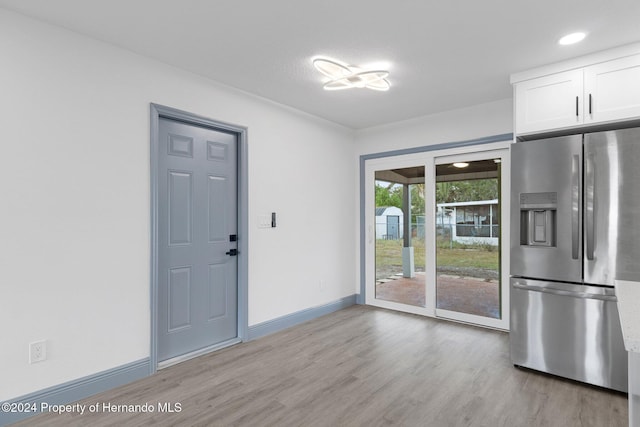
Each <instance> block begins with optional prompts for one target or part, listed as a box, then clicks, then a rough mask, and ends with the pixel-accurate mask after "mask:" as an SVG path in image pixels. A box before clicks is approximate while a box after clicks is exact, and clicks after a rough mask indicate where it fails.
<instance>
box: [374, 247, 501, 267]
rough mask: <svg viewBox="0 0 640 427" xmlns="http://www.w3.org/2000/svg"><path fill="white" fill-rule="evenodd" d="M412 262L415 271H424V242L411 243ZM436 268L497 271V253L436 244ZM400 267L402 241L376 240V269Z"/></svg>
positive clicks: (484, 249)
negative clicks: (412, 251)
mask: <svg viewBox="0 0 640 427" xmlns="http://www.w3.org/2000/svg"><path fill="white" fill-rule="evenodd" d="M412 244H413V250H414V258H415V260H414V262H415V267H416V268H417V269H422V270H424V263H425V252H424V241H422V240H418V239H415V240H414V241H413V242H412ZM436 261H437V266H438V267H445V266H446V267H463V268H479V269H488V270H496V271H497V270H498V262H499V252H498V250H497V248H490V247H487V246H485V245H478V246H474V245H464V246H463V245H454V247H453V248H450V247H449V243H448V242H438V245H437V248H436ZM392 266H394V267H399V268H401V267H402V240H376V268H384V267H392Z"/></svg>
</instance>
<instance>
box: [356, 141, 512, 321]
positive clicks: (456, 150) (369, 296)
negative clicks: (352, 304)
mask: <svg viewBox="0 0 640 427" xmlns="http://www.w3.org/2000/svg"><path fill="white" fill-rule="evenodd" d="M493 141H496V142H488V143H482V144H477V145H470V144H464V145H462V146H458V147H453V148H446V147H443V148H440V149H438V148H434V149H431V150H428V151H420V152H413V153H409V154H398V155H393V154H390V155H388V156H384V155H375V156H374V157H372V158H364V159H362V158H361V168H362V170H361V179H362V180H363V182H362V183H361V188H362V194H361V197H362V199H363V200H361V209H362V210H363V212H361V221H362V222H363V226H362V227H361V232H362V233H363V236H361V251H363V253H362V254H361V262H362V267H361V275H362V276H363V277H361V283H362V285H361V293H363V294H364V295H363V297H362V298H361V302H363V303H364V304H367V305H373V306H376V307H382V308H387V309H392V310H398V311H404V312H407V313H413V314H419V315H423V316H429V317H442V318H446V319H450V320H455V321H460V322H467V323H474V324H481V325H484V326H487V327H491V328H496V329H502V330H508V329H509V287H508V284H509V280H508V278H509V250H508V248H509V243H508V242H509V230H510V227H509V198H510V186H509V181H510V173H509V172H510V153H509V147H510V145H511V143H512V136H511V135H501V136H497V137H495V139H494V140H493ZM497 157H500V158H501V159H502V169H501V172H502V179H501V212H500V214H501V217H500V221H501V223H500V230H501V244H503V246H502V251H501V319H490V318H486V317H483V316H474V315H468V314H465V313H457V312H451V311H448V310H441V309H436V307H435V301H436V283H435V277H436V271H435V270H436V246H435V239H433V238H432V239H428V240H427V242H426V248H425V257H426V260H425V279H426V281H427V282H430V284H429V285H428V286H427V283H425V286H426V299H425V307H418V306H411V305H407V304H400V303H396V302H391V301H384V300H379V299H376V298H375V224H374V221H375V218H374V216H373V214H372V212H374V211H375V191H374V186H373V185H372V183H373V182H374V181H375V171H378V170H387V169H396V168H405V167H414V166H424V167H425V181H426V182H425V184H426V185H425V203H426V204H427V207H426V209H429V208H428V206H429V205H431V206H435V165H436V164H437V163H449V162H450V159H454V158H456V159H458V158H460V159H462V158H464V159H466V160H470V161H472V160H480V159H484V158H497ZM432 184H434V185H432ZM435 225H436V224H435V216H434V215H425V230H435Z"/></svg>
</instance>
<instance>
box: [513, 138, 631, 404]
mask: <svg viewBox="0 0 640 427" xmlns="http://www.w3.org/2000/svg"><path fill="white" fill-rule="evenodd" d="M511 156H512V157H511V159H512V160H511V165H512V169H511V177H512V181H511V224H512V225H511V227H512V229H511V236H512V237H511V328H510V329H511V330H510V342H511V359H512V362H513V364H514V365H519V366H524V367H527V368H531V369H536V370H539V371H544V372H548V373H551V374H555V375H559V376H562V377H566V378H570V379H574V380H578V381H583V382H586V383H590V384H595V385H598V386H603V387H607V388H611V389H615V390H619V391H627V354H626V351H625V349H624V344H623V340H622V332H621V328H620V321H619V318H618V310H617V306H616V296H615V289H614V280H616V279H620V280H630V281H640V128H629V129H621V130H616V131H607V132H595V133H585V134H580V135H570V136H563V137H557V138H550V139H540V140H530V141H522V142H517V143H516V144H514V145H513V146H512V151H511Z"/></svg>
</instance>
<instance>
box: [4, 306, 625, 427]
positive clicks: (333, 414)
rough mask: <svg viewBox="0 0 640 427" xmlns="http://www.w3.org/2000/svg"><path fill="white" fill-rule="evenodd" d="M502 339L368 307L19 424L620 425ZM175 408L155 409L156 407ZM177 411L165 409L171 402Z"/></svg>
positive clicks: (596, 396)
mask: <svg viewBox="0 0 640 427" xmlns="http://www.w3.org/2000/svg"><path fill="white" fill-rule="evenodd" d="M508 339H509V337H508V334H506V333H503V332H498V331H492V330H487V329H481V328H476V327H472V326H467V325H462V324H457V323H452V322H447V321H440V320H434V319H429V318H424V317H420V316H414V315H410V314H403V313H397V312H393V311H387V310H382V309H377V308H372V307H366V306H353V307H350V308H347V309H345V310H341V311H338V312H336V313H333V314H330V315H327V316H324V317H321V318H319V319H316V320H312V321H310V322H307V323H305V324H302V325H300V326H297V327H294V328H291V329H288V330H286V331H282V332H279V333H276V334H273V335H269V336H267V337H263V338H261V339H258V340H255V341H252V342H249V343H244V344H239V345H236V346H234V347H231V348H227V349H225V350H221V351H218V352H216V353H212V354H209V355H205V356H202V357H199V358H197V359H193V360H190V361H187V362H184V363H181V364H179V365H176V366H173V367H170V368H167V369H165V370H162V371H159V372H158V373H157V374H156V375H154V376H152V377H149V378H145V379H142V380H140V381H137V382H135V383H132V384H129V385H126V386H123V387H120V388H117V389H114V390H111V391H108V392H105V393H102V394H100V395H96V396H93V397H91V398H89V399H86V400H84V401H82V402H81V403H83V404H87V405H91V404H95V403H99V404H101V405H102V404H103V403H111V404H112V405H125V404H126V405H135V404H138V405H143V404H145V403H149V404H150V405H153V406H154V407H155V408H156V410H155V412H154V413H92V414H85V415H82V416H80V415H77V414H72V415H56V414H45V415H40V416H38V417H35V418H31V419H28V420H26V421H23V422H22V423H19V424H17V425H23V426H47V427H52V426H53V427H55V426H65V427H70V426H89V425H90V426H92V427H97V426H145V425H160V426H182V425H184V426H368V427H369V426H387V425H400V426H437V427H439V426H487V427H489V426H490V427H494V426H508V427H515V426H563V427H565V426H597V427H602V426H616V427H617V426H625V425H627V417H628V412H627V397H626V395H624V394H620V393H616V392H610V391H607V390H604V389H600V388H596V387H591V386H587V385H584V384H580V383H575V382H571V381H566V380H562V379H559V378H556V377H551V376H548V375H544V374H540V373H536V372H533V371H529V370H524V369H519V368H514V367H513V366H512V365H511V363H510V361H509V348H508ZM159 402H160V403H170V404H171V405H175V404H180V409H181V411H180V412H175V413H166V412H162V413H161V412H159V411H158V409H157V408H158V407H157V405H158V403H159ZM173 407H174V409H175V406H173Z"/></svg>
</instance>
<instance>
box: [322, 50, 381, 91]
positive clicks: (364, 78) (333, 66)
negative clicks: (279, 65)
mask: <svg viewBox="0 0 640 427" xmlns="http://www.w3.org/2000/svg"><path fill="white" fill-rule="evenodd" d="M313 65H314V67H316V70H318V71H320V72H321V73H322V74H324V75H325V76H326V77H328V78H329V79H330V80H329V81H327V82H326V83H325V84H324V86H323V87H324V89H325V90H342V89H351V88H367V89H373V90H379V91H387V90H389V88H390V87H391V85H390V84H389V81H388V80H387V76H388V75H389V72H388V71H386V70H363V69H362V68H360V67H356V66H353V65H346V64H342V63H340V62H338V61H334V60H331V59H326V58H316V59H314V60H313Z"/></svg>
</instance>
